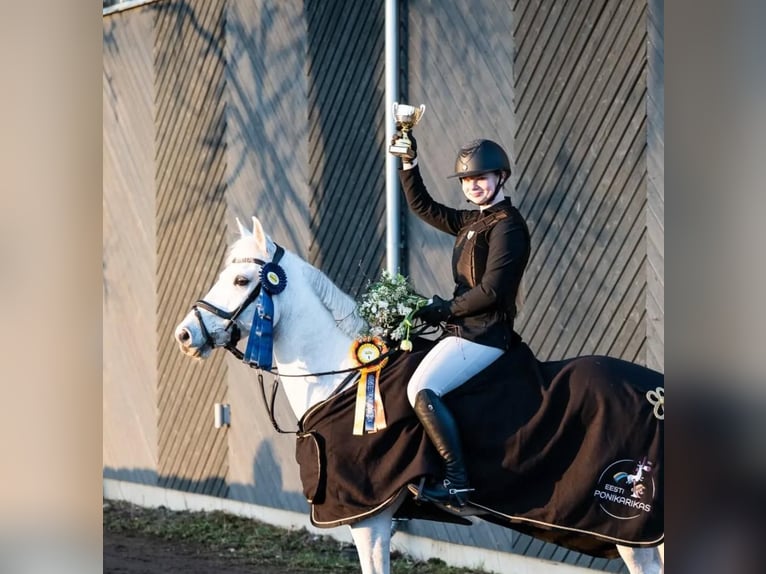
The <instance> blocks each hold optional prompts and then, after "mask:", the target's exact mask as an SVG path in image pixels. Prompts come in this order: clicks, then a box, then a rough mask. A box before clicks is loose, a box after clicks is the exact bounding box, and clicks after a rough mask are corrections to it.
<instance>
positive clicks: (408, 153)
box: [389, 123, 418, 163]
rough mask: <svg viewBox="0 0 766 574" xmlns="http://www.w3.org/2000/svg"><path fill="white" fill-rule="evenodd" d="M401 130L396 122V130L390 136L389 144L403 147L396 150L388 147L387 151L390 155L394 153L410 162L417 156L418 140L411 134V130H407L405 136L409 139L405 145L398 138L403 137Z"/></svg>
mask: <svg viewBox="0 0 766 574" xmlns="http://www.w3.org/2000/svg"><path fill="white" fill-rule="evenodd" d="M403 135H404V134H403V132H402V126H401V124H399V123H397V124H396V132H395V133H394V135H393V136H392V137H391V145H392V146H397V147H403V148H404V149H402V150H398V151H391V150H390V149H389V152H390V153H391V155H395V156H397V157H399V158H401V159H402V161H406V162H408V163H412V160H414V159H415V158H416V157H418V142H417V141H416V140H415V136H413V135H412V132H409V133H408V134H407V137H408V138H409V140H410V143H409V145H406V143H405V142H400V141H399V138H401V137H403Z"/></svg>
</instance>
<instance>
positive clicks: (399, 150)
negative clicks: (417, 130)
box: [388, 102, 426, 159]
mask: <svg viewBox="0 0 766 574" xmlns="http://www.w3.org/2000/svg"><path fill="white" fill-rule="evenodd" d="M425 111H426V106H425V105H424V104H421V105H420V107H418V108H416V107H415V106H411V105H409V104H400V103H399V102H394V108H393V112H394V120H396V123H397V124H399V126H401V130H402V137H400V138H397V140H396V141H395V142H394V143H393V144H392V145H390V146H389V147H388V151H389V152H391V153H393V154H397V155H401V156H403V157H405V158H408V159H412V157H413V155H412V147H411V146H412V142H411V141H410V138H409V137H407V134H408V133H409V131H410V130H411V129H412V128H413V127H415V125H416V124H417V123H418V122H419V121H420V118H422V117H423V113H424V112H425Z"/></svg>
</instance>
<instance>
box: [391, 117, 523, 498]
mask: <svg viewBox="0 0 766 574" xmlns="http://www.w3.org/2000/svg"><path fill="white" fill-rule="evenodd" d="M397 128H398V126H397ZM400 137H401V134H400V133H397V134H395V135H394V140H397V139H399V138H400ZM409 140H410V142H411V144H410V146H409V148H408V149H406V150H404V151H398V152H396V153H394V152H392V153H393V155H397V156H399V157H401V159H402V168H401V170H400V172H399V174H400V179H401V183H402V188H403V190H404V194H405V196H406V198H407V203H408V204H409V206H410V209H411V210H412V211H413V213H415V214H416V215H417V216H418V217H419V218H420V219H422V220H423V221H425V222H426V223H428V224H429V225H432V226H433V227H435V228H436V229H439V230H441V231H444V232H445V233H449V234H450V235H453V236H455V237H456V240H455V246H454V249H453V254H452V274H453V277H454V281H455V288H454V290H453V294H452V299H450V300H443V299H441V298H440V297H439V296H438V295H434V296H433V298H432V300H431V301H430V302H429V304H428V305H427V306H425V307H423V308H422V309H420V310H419V311H418V312H417V313H416V315H415V316H416V317H419V318H420V319H421V320H423V321H424V322H426V323H428V324H431V325H443V327H444V332H445V335H444V336H443V337H442V338H441V340H440V341H439V342H438V343H437V344H436V345H435V346H434V347H433V349H432V350H431V351H430V352H429V353H428V355H427V356H426V357H425V358H424V359H423V361H422V363H421V364H420V365H419V366H418V368H417V369H416V370H415V372H414V374H413V376H412V378H411V379H410V381H409V384H408V386H407V396H408V399H409V402H410V404H411V405H412V407H413V409H414V411H415V413H416V414H417V416H418V419H419V420H420V422H421V423H422V425H423V428H424V429H425V432H426V434H427V435H428V438H429V439H430V440H431V442H432V443H433V444H434V446H435V447H436V450H437V452H438V453H439V455H440V457H441V458H442V459H443V460H444V464H445V476H444V479H443V480H442V481H440V482H434V483H433V484H428V485H426V486H424V487H423V488H422V489H421V490H420V492H419V495H420V496H422V497H423V498H426V499H428V500H431V501H434V502H439V503H447V504H450V505H453V506H458V507H462V506H464V505H465V503H466V501H467V495H468V492H470V491H471V490H472V489H471V488H469V483H468V476H467V473H466V469H465V464H464V459H463V454H462V448H461V441H460V436H459V432H458V428H457V425H456V423H455V419H454V418H453V416H452V414H451V413H450V411H449V409H448V408H447V407H446V405H445V403H444V402H443V401H442V399H441V397H442V396H443V395H444V394H445V393H448V392H449V391H451V390H453V389H455V388H457V387H459V386H460V385H462V384H463V383H465V382H466V381H467V380H468V379H470V378H471V377H472V376H473V375H475V374H477V373H478V372H479V371H481V370H482V369H484V368H485V367H487V366H488V365H489V364H491V363H492V362H493V361H495V360H496V359H497V358H499V357H500V356H501V355H502V354H503V353H504V352H505V351H507V350H508V349H510V348H512V347H513V346H514V345H517V344H519V343H520V342H521V337H520V336H519V335H518V334H517V333H516V332H515V331H514V330H513V322H514V318H515V317H516V312H517V305H516V299H517V294H518V292H519V285H520V283H521V279H522V276H523V274H524V269H525V267H526V265H527V262H528V260H529V254H530V237H529V231H528V229H527V225H526V222H525V221H524V219H523V217H522V216H521V214H520V213H519V211H518V210H517V209H516V208H515V207H514V206H513V205H511V201H510V198H508V197H506V196H505V195H504V194H502V193H500V191H501V189H502V187H503V184H505V183H506V182H507V181H508V178H509V177H510V175H511V167H510V162H509V160H508V155H507V154H506V152H505V150H503V148H502V147H501V146H500V145H498V144H497V143H495V142H493V141H491V140H486V139H480V140H475V141H472V142H470V143H468V144H466V145H464V146H463V147H462V148H461V149H460V151H459V153H458V156H457V160H456V161H455V173H453V174H452V175H450V176H448V177H450V178H452V177H457V178H459V179H460V183H461V186H462V190H463V194H464V195H465V197H466V199H467V201H468V202H470V203H473V204H475V205H477V206H478V209H455V208H452V207H448V206H446V205H443V204H441V203H438V202H436V201H434V200H433V198H432V197H431V196H430V195H429V193H428V191H427V190H426V186H425V184H424V183H423V179H422V177H421V174H420V168H419V167H418V157H417V142H416V141H415V138H414V137H413V136H412V134H411V133H410V134H409ZM400 143H401V142H400Z"/></svg>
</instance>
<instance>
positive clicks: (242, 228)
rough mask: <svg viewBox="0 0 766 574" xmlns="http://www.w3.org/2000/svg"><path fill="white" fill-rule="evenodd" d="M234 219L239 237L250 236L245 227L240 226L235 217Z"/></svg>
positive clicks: (240, 223)
mask: <svg viewBox="0 0 766 574" xmlns="http://www.w3.org/2000/svg"><path fill="white" fill-rule="evenodd" d="M236 219H237V228H238V229H239V234H240V236H241V237H249V236H250V235H252V233H251V232H250V230H249V229H248V228H247V227H245V226H244V225H242V222H241V221H240V220H239V217H237V218H236Z"/></svg>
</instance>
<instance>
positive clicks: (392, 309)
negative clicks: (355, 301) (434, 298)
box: [359, 271, 423, 340]
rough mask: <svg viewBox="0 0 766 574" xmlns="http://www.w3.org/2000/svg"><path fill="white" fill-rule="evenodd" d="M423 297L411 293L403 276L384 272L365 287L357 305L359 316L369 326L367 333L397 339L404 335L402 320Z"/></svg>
mask: <svg viewBox="0 0 766 574" xmlns="http://www.w3.org/2000/svg"><path fill="white" fill-rule="evenodd" d="M422 299H423V297H421V296H420V295H418V294H417V293H415V291H414V289H413V288H412V286H411V285H410V284H409V282H408V280H407V278H406V277H404V276H403V275H401V274H400V273H397V274H396V275H392V274H391V273H389V272H388V271H383V272H382V273H381V277H380V280H379V281H378V282H377V283H373V284H371V285H369V286H368V289H367V292H366V293H364V294H363V295H362V297H361V300H360V302H359V314H360V315H361V316H362V318H363V319H365V320H366V321H367V323H368V324H369V325H370V331H369V332H370V334H372V335H375V336H379V337H387V338H390V339H393V340H399V339H401V338H403V337H404V336H405V334H406V329H405V327H404V326H403V325H402V321H403V319H404V318H405V317H406V316H407V315H408V314H409V313H411V312H412V310H413V309H414V308H415V307H416V305H417V302H418V301H420V300H422Z"/></svg>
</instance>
